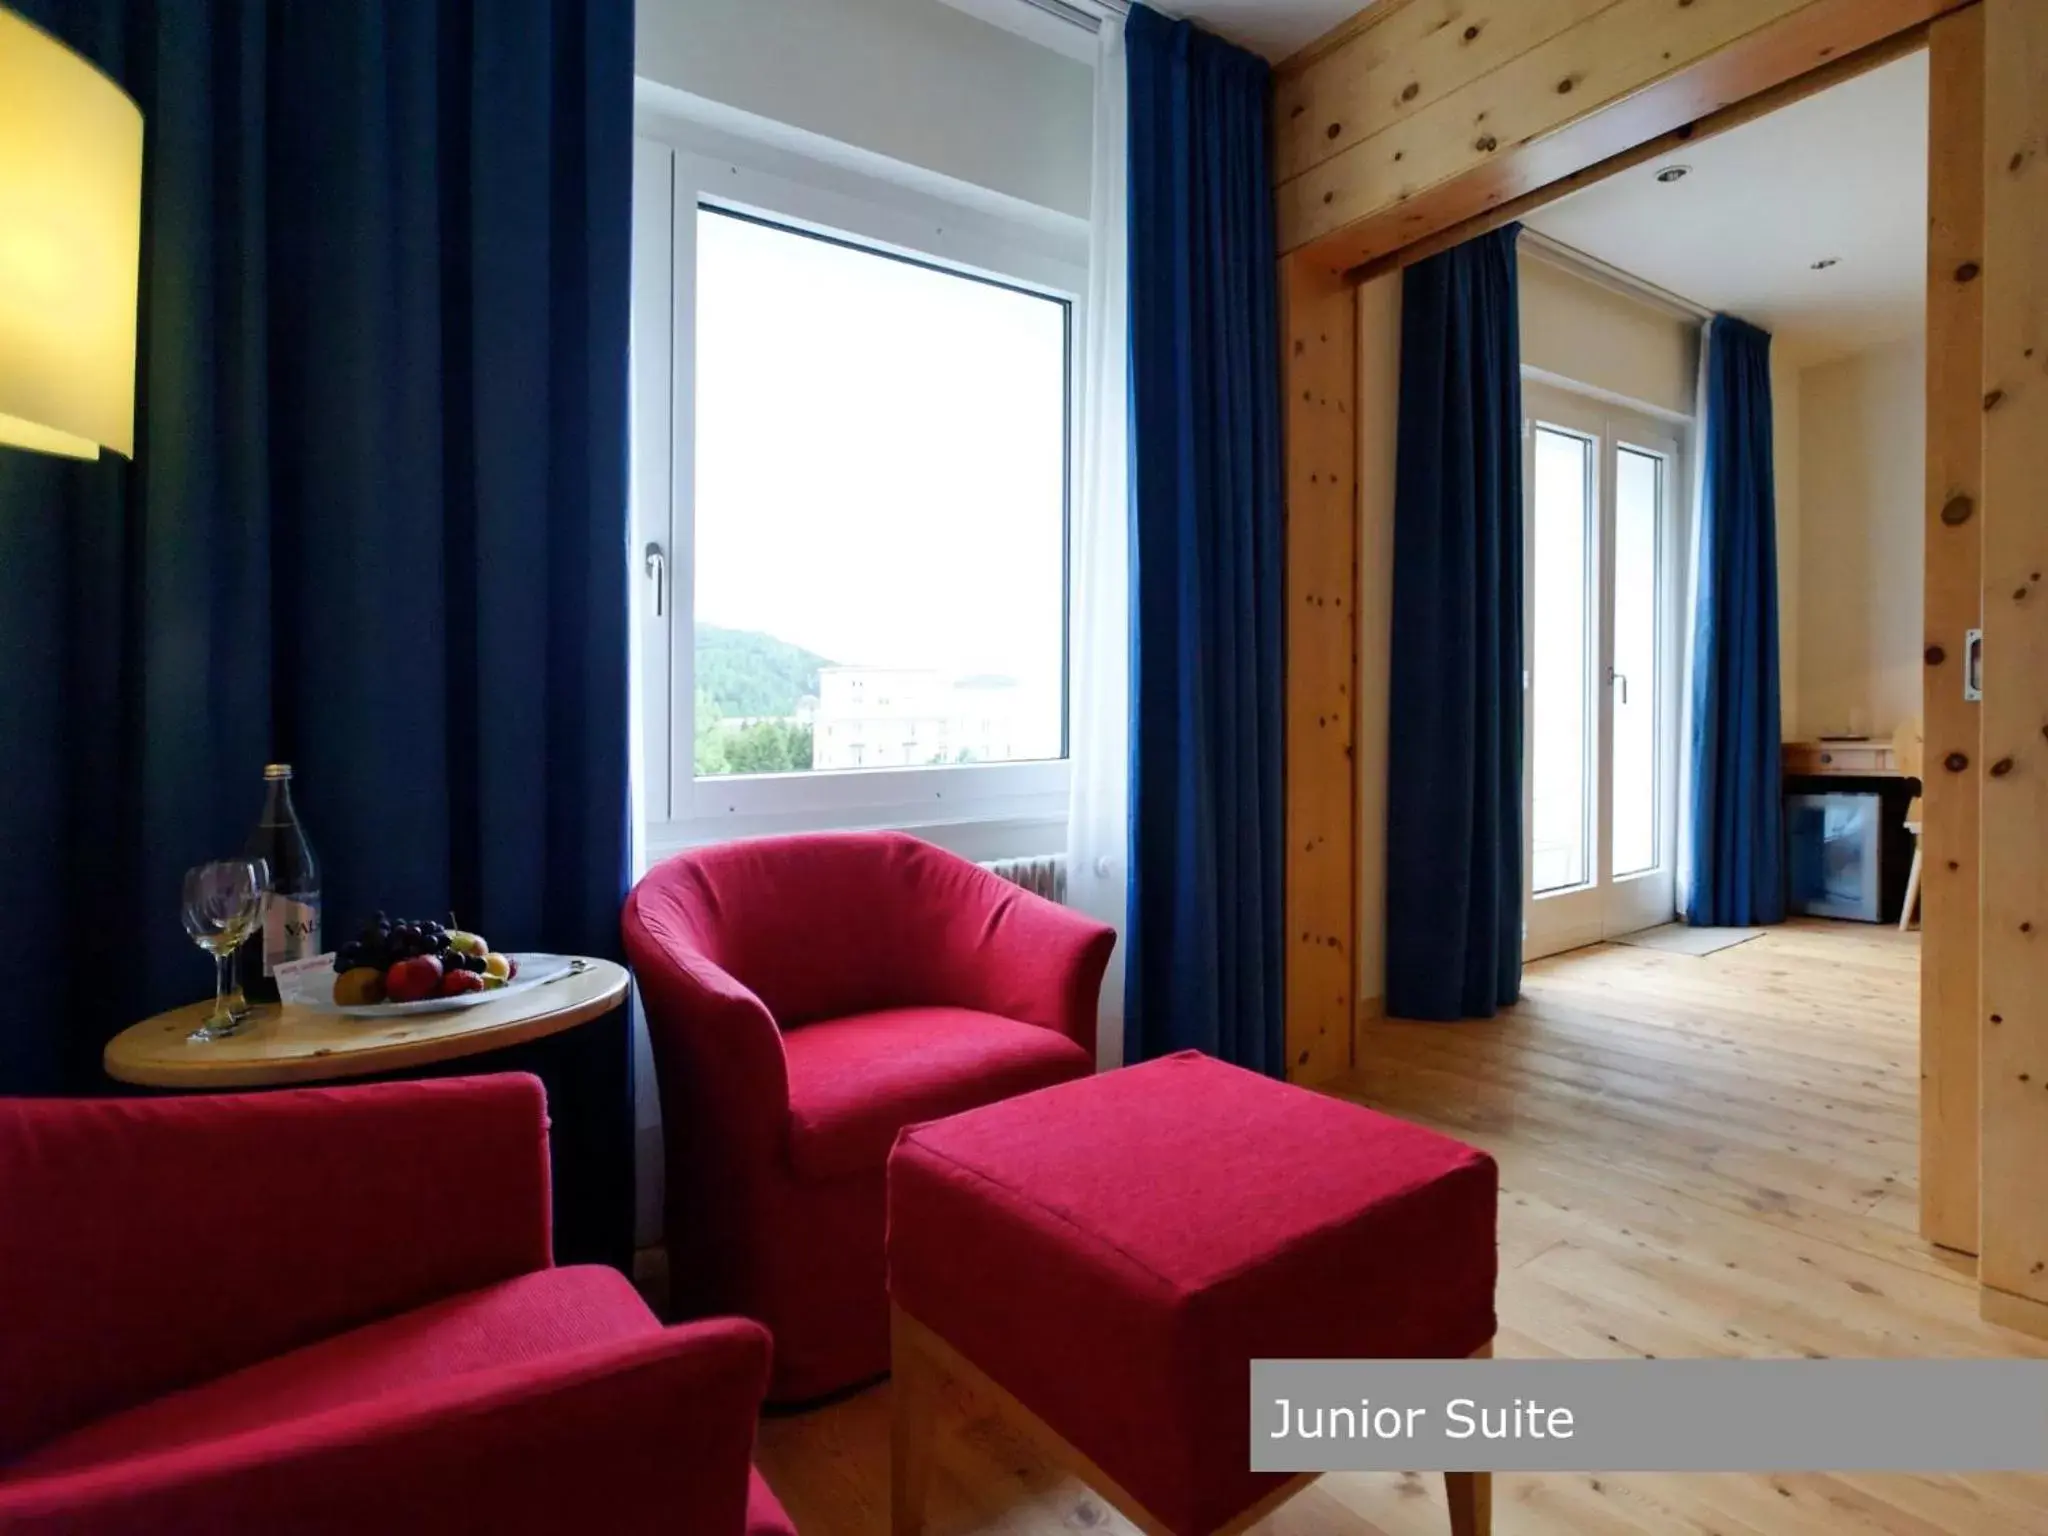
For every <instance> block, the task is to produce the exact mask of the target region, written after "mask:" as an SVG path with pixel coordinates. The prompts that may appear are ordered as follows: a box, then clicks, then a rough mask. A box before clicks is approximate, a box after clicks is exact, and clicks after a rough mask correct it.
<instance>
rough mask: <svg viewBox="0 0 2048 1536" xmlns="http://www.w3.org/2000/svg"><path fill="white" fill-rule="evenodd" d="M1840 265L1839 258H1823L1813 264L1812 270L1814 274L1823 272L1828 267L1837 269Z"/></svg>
mask: <svg viewBox="0 0 2048 1536" xmlns="http://www.w3.org/2000/svg"><path fill="white" fill-rule="evenodd" d="M1841 264H1842V258H1841V257H1839V256H1823V257H1821V259H1820V260H1819V261H1816V262H1815V263H1814V264H1813V270H1814V271H1816V272H1825V271H1827V269H1828V268H1829V267H1839V266H1840V265H1841Z"/></svg>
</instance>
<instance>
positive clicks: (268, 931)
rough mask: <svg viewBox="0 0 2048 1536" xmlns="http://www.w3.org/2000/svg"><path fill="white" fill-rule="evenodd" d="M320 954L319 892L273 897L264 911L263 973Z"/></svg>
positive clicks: (272, 973) (268, 972)
mask: <svg viewBox="0 0 2048 1536" xmlns="http://www.w3.org/2000/svg"><path fill="white" fill-rule="evenodd" d="M319 953H320V893H319V892H318V891H301V892H300V893H299V894H298V895H296V896H275V895H273V896H272V897H271V898H270V900H269V901H268V902H267V903H265V904H264V909H263V974H264V975H266V976H270V975H274V974H275V973H276V971H277V968H278V967H279V966H280V965H284V964H286V963H288V962H290V961H293V960H304V959H307V958H309V957H310V956H313V955H317V954H319Z"/></svg>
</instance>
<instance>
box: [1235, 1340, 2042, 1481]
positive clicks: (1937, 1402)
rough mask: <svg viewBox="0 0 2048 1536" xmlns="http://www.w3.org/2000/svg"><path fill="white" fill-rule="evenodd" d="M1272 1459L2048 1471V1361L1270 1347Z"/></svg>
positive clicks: (1489, 1466)
mask: <svg viewBox="0 0 2048 1536" xmlns="http://www.w3.org/2000/svg"><path fill="white" fill-rule="evenodd" d="M1251 1431H1252V1463H1251V1464H1252V1470H1253V1471H1255V1472H1398V1471H1414V1472H1437V1471H1445V1472H1478V1471H1495V1472H2039V1471H2048V1360H1254V1361H1253V1362H1252V1407H1251Z"/></svg>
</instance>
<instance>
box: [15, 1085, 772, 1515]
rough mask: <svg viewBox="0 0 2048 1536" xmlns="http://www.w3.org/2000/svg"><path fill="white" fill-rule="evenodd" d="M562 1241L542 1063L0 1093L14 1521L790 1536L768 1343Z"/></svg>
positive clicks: (755, 1329)
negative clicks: (764, 1406)
mask: <svg viewBox="0 0 2048 1536" xmlns="http://www.w3.org/2000/svg"><path fill="white" fill-rule="evenodd" d="M548 1246H549V1238H548V1159H547V1112H546V1106H545V1104H544V1103H543V1100H542V1096H541V1087H540V1084H539V1083H538V1082H537V1081H536V1080H535V1079H533V1078H530V1077H522V1076H509V1075H508V1076H500V1077H488V1078H466V1079H464V1078H455V1079H445V1080H442V1081H437V1082H419V1083H391V1084H382V1085H377V1086H372V1087H355V1088H342V1089H312V1090H304V1091H291V1092H281V1093H266V1094H252V1095H245V1096H225V1097H200V1098H163V1099H116V1100H77V1099H74V1100H62V1099H44V1100H0V1530H5V1531H7V1532H9V1533H10V1536H26V1533H36V1536H42V1533H54V1532H66V1533H74V1532H75V1533H95V1532H110V1533H111V1532H129V1531H149V1532H151V1533H153V1536H162V1533H182V1532H195V1533H196V1532H219V1531H292V1532H295V1533H301V1532H311V1533H327V1532H332V1533H336V1536H340V1533H344V1532H347V1533H355V1532H362V1531H385V1532H409V1531H419V1532H429V1531H431V1532H456V1531H490V1532H493V1533H504V1532H520V1533H524V1532H532V1533H535V1536H539V1533H543V1532H546V1533H557V1532H561V1531H564V1530H574V1529H579V1528H580V1529H587V1530H602V1531H606V1532H612V1531H625V1532H634V1531H645V1532H653V1531H661V1532H671V1533H672V1532H692V1533H697V1532H701V1533H704V1536H741V1533H742V1532H745V1533H747V1536H769V1533H784V1536H787V1533H788V1532H789V1531H790V1526H789V1523H788V1521H787V1519H786V1518H785V1517H784V1516H783V1514H782V1511H781V1509H780V1507H779V1506H777V1505H776V1503H775V1500H774V1496H773V1495H772V1494H771V1493H769V1491H768V1489H767V1486H766V1485H765V1484H764V1483H762V1482H761V1481H760V1479H759V1476H758V1474H756V1473H754V1472H753V1470H752V1467H751V1456H752V1452H753V1442H754V1421H755V1415H756V1411H757V1409H758V1406H759V1403H760V1400H761V1394H762V1391H763V1388H764V1387H765V1385H766V1381H767V1375H768V1356H769V1341H768V1336H767V1334H766V1333H765V1332H763V1331H762V1329H761V1328H760V1327H759V1326H758V1325H757V1324H754V1323H751V1322H746V1321H743V1320H740V1319H736V1318H725V1319H719V1320H716V1321H711V1322H704V1323H697V1324H693V1325H690V1326H688V1327H683V1328H672V1329H664V1328H663V1327H662V1326H661V1325H660V1323H659V1322H657V1321H656V1320H655V1318H654V1316H653V1315H652V1314H651V1313H650V1312H648V1310H647V1309H646V1307H645V1306H644V1305H643V1304H642V1303H641V1301H640V1299H639V1297H638V1296H637V1295H636V1294H635V1293H634V1291H633V1288H632V1287H631V1286H630V1285H628V1284H627V1282H626V1280H625V1278H624V1277H623V1276H621V1275H620V1274H618V1273H617V1272H616V1271H614V1270H610V1269H604V1268H598V1267H585V1268H564V1269H555V1268H552V1267H550V1261H549V1253H548Z"/></svg>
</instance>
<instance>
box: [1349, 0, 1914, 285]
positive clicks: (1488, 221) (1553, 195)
mask: <svg viewBox="0 0 2048 1536" xmlns="http://www.w3.org/2000/svg"><path fill="white" fill-rule="evenodd" d="M1927 39H1928V28H1927V26H1925V25H1922V26H1914V27H1908V28H1907V29H1906V30H1905V31H1903V32H1895V33H1893V34H1892V35H1891V36H1890V37H1887V38H1885V39H1883V40H1882V41H1881V42H1876V43H1872V44H1871V45H1870V46H1869V47H1868V48H1859V49H1858V50H1857V51H1856V52H1854V53H1850V54H1844V55H1843V56H1841V57H1839V58H1834V59H1830V60H1829V61H1828V62H1827V63H1825V64H1823V65H1821V66H1820V68H1818V69H1810V70H1808V71H1807V72H1806V73H1805V74H1803V75H1799V76H1796V77H1795V78H1793V79H1790V80H1787V81H1785V82H1784V83H1783V84H1781V85H1776V86H1773V87H1772V88H1771V89H1769V90H1767V91H1760V92H1758V93H1757V94H1756V95H1754V96H1750V97H1747V98H1745V99H1744V100H1742V101H1738V102H1735V103H1734V104H1733V105H1731V106H1726V107H1723V108H1721V110H1720V111H1718V112H1709V113H1708V114H1707V115H1706V116H1705V117H1702V118H1699V119H1698V120H1697V121H1694V122H1690V123H1684V124H1681V125H1680V126H1679V127H1677V128H1674V129H1672V130H1671V131H1670V132H1669V133H1660V134H1658V135H1657V136H1656V137H1655V138H1653V139H1646V140H1644V141H1643V142H1642V143H1641V144H1638V145H1636V146H1635V147H1634V148H1633V149H1625V150H1623V151H1622V152H1621V153H1620V154H1618V155H1610V156H1608V158H1607V159H1605V160H1602V161H1600V162H1599V163H1598V164H1596V165H1589V166H1587V167H1586V168H1585V169H1584V170H1580V171H1573V172H1572V173H1571V174H1570V175H1569V176H1561V177H1559V178H1558V179H1557V180H1556V181H1553V182H1551V183H1549V184H1548V185H1547V186H1542V187H1538V188H1537V189H1536V190H1535V191H1533V192H1525V193H1523V194H1522V196H1520V197H1516V198H1510V199H1509V200H1508V201H1506V202H1504V203H1498V204H1495V205H1494V206H1493V207H1491V208H1488V209H1487V210H1486V211H1485V212H1483V213H1477V214H1474V215H1473V216H1472V217H1471V218H1469V219H1461V220H1459V221H1458V222H1457V223H1455V224H1452V225H1450V226H1449V227H1448V228H1445V229H1442V230H1439V231H1438V232H1437V233H1436V234H1433V235H1429V236H1426V237H1425V238H1423V239H1421V240H1417V241H1414V242H1413V243H1411V244H1408V245H1404V246H1402V247H1401V248H1400V249H1399V250H1397V251H1390V252H1388V253H1387V254H1386V255H1384V256H1378V257H1375V258H1373V259H1372V260H1371V261H1368V262H1366V263H1364V264H1363V265H1362V266H1357V267H1353V268H1352V269H1351V280H1352V281H1353V282H1356V283H1369V282H1371V281H1372V280H1373V279H1374V278H1377V277H1383V276H1385V275H1386V274H1387V273H1389V272H1394V271H1398V270H1400V269H1401V268H1402V267H1406V266H1412V265H1414V263H1416V262H1418V261H1424V260H1427V259H1428V258H1429V257H1431V256H1435V255H1437V254H1438V253H1439V252H1442V251H1448V250H1449V249H1451V247H1452V246H1455V245H1463V244H1464V243H1465V242H1466V241H1467V240H1474V239H1477V238H1478V237H1479V236H1480V235H1483V234H1487V233H1489V232H1490V231H1492V230H1496V229H1499V228H1500V227H1501V225H1503V224H1511V223H1513V222H1514V221H1515V220H1517V219H1519V218H1521V217H1522V216H1523V215H1525V214H1529V213H1534V212H1535V211H1536V210H1537V209H1538V208H1541V207H1543V206H1544V205H1545V204H1547V203H1554V202H1556V201H1557V200H1558V199H1559V198H1561V197H1567V196H1569V195H1570V194H1571V193H1573V192H1576V191H1578V189H1579V188H1581V187H1590V186H1592V185H1593V184H1594V183H1596V182H1601V181H1605V180H1607V178H1608V177H1610V176H1618V175H1620V174H1621V173H1622V172H1623V171H1628V170H1633V169H1634V168H1635V167H1637V166H1639V165H1646V164H1648V163H1649V162H1650V161H1652V160H1661V159H1663V158H1664V157H1665V156H1666V155H1671V154H1675V153H1677V152H1678V151H1679V150H1682V149H1684V148H1686V147H1687V146H1688V145H1692V144H1700V143H1704V142H1705V141H1706V140H1708V139H1711V138H1713V137H1715V136H1716V135H1717V134H1723V133H1726V132H1728V130H1729V129H1731V128H1740V127H1741V126H1742V125H1743V124H1744V123H1753V122H1755V121H1756V120H1757V119H1758V118H1760V117H1768V116H1770V115H1771V113H1773V112H1776V111H1779V110H1780V109H1782V108H1784V107H1789V106H1791V105H1792V104H1793V103H1794V102H1795V101H1804V100H1805V99H1806V98H1807V97H1809V96H1817V95H1819V94H1820V93H1821V92H1822V91H1825V90H1831V89H1833V88H1834V87H1835V86H1838V85H1840V84H1841V83H1842V82H1843V81H1845V80H1853V79H1855V78H1856V77H1857V76H1858V75H1864V74H1868V73H1869V72H1870V71H1871V70H1873V69H1881V68H1883V67H1884V66H1885V65H1887V64H1890V63H1892V62H1893V61H1895V60H1898V59H1902V58H1904V57H1905V56H1906V55H1907V54H1909V53H1917V52H1918V51H1919V50H1921V49H1922V48H1925V47H1926V46H1927Z"/></svg>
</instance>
